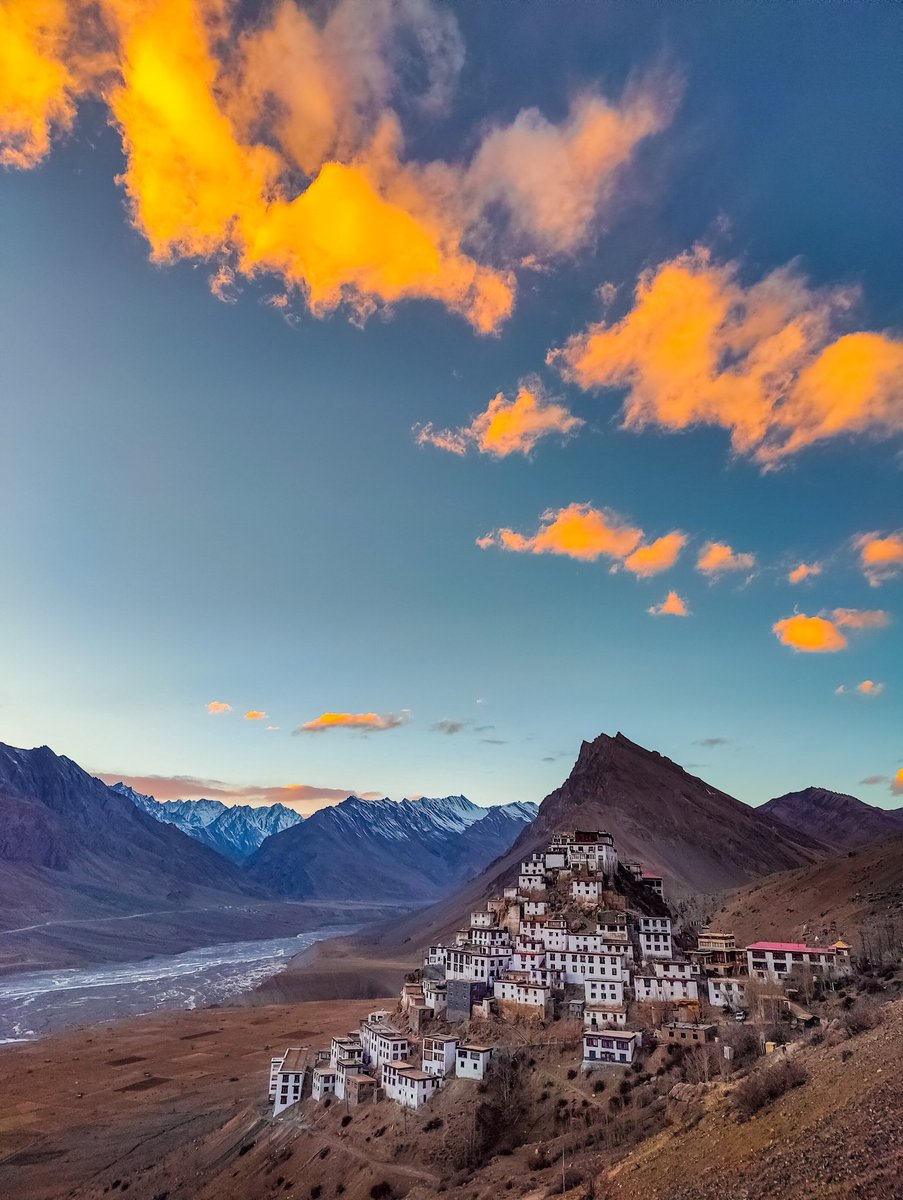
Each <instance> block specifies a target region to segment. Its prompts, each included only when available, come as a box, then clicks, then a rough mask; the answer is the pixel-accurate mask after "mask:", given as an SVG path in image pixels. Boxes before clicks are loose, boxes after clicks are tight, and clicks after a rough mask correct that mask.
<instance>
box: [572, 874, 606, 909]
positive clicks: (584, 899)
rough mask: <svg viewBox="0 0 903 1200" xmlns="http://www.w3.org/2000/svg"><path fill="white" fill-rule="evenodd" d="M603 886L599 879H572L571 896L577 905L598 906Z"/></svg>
mask: <svg viewBox="0 0 903 1200" xmlns="http://www.w3.org/2000/svg"><path fill="white" fill-rule="evenodd" d="M603 890H604V885H603V883H602V880H601V879H572V880H571V896H572V897H573V899H574V900H576V901H577V903H578V904H586V903H590V904H598V903H599V900H600V899H601V897H602V892H603Z"/></svg>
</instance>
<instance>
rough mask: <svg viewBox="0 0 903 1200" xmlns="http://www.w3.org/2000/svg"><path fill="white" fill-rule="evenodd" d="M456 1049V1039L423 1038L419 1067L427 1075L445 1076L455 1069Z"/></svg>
mask: <svg viewBox="0 0 903 1200" xmlns="http://www.w3.org/2000/svg"><path fill="white" fill-rule="evenodd" d="M457 1049H458V1039H457V1038H456V1037H441V1036H435V1037H425V1038H424V1039H423V1046H422V1048H421V1063H420V1065H421V1067H422V1068H423V1070H424V1071H426V1073H427V1074H428V1075H447V1074H448V1073H449V1072H450V1071H454V1069H455V1054H456V1052H457Z"/></svg>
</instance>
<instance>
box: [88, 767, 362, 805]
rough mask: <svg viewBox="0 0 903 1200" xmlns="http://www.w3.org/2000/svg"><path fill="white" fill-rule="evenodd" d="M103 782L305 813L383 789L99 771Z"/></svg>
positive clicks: (165, 795)
mask: <svg viewBox="0 0 903 1200" xmlns="http://www.w3.org/2000/svg"><path fill="white" fill-rule="evenodd" d="M97 778H98V779H100V780H102V781H103V782H104V783H108V784H111V783H119V782H120V781H121V782H122V783H126V784H128V786H129V787H132V788H134V789H135V791H136V792H141V794H142V795H146V796H154V797H156V799H157V800H201V799H205V800H220V801H222V803H223V804H228V805H234V804H250V805H252V806H253V807H255V808H256V807H259V806H261V805H264V804H285V805H287V806H288V807H289V808H293V809H295V810H296V811H297V812H300V813H304V814H305V815H306V814H308V813H311V812H315V811H316V810H317V809H319V808H326V807H328V806H330V805H333V804H340V803H341V802H342V801H343V800H345V799H347V798H348V797H349V796H363V797H364V798H365V799H366V798H370V797H377V796H381V795H382V792H372V791H361V790H360V789H358V788H353V787H348V788H334V787H317V786H316V785H314V784H308V783H288V784H277V785H275V786H271V785H269V784H249V785H236V784H230V783H225V782H223V780H221V779H202V778H199V777H198V776H196V775H121V774H110V773H109V772H97Z"/></svg>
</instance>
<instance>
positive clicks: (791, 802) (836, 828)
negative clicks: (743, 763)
mask: <svg viewBox="0 0 903 1200" xmlns="http://www.w3.org/2000/svg"><path fill="white" fill-rule="evenodd" d="M758 811H759V812H760V813H767V814H768V815H769V816H770V817H775V818H777V820H779V821H782V822H783V823H784V825H786V826H788V827H789V828H790V829H795V830H797V832H799V833H803V834H806V835H807V836H809V837H813V838H820V839H821V840H822V841H825V842H828V843H829V845H831V846H833V847H834V848H835V849H836V850H852V849H855V848H856V847H857V846H863V845H865V843H866V842H877V841H878V840H879V839H880V838H886V837H894V836H896V835H897V834H900V833H903V810H901V809H887V808H878V807H876V806H875V805H873V804H866V803H865V802H864V801H863V800H857V798H856V797H855V796H847V795H844V793H843V792H832V791H830V790H829V789H828V788H820V787H807V788H803V790H802V791H800V792H787V794H786V795H784V796H777V797H775V799H774V800H769V801H767V803H765V804H763V805H761V807H760V808H759V810H758Z"/></svg>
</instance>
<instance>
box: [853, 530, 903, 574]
mask: <svg viewBox="0 0 903 1200" xmlns="http://www.w3.org/2000/svg"><path fill="white" fill-rule="evenodd" d="M853 544H854V545H855V547H856V549H857V550H858V551H859V561H860V563H861V565H862V570H863V572H864V573H865V577H866V579H868V581H869V583H870V584H871V585H872V587H880V585H881V584H882V583H884V582H885V581H886V580H888V579H893V577H894V576H895V575H899V574H900V573H901V571H903V530H898V532H896V533H889V534H887V535H886V536H882V535H881V534H878V533H863V534H860V536H859V537H858V538H856V539H855V541H854V543H853Z"/></svg>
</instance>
